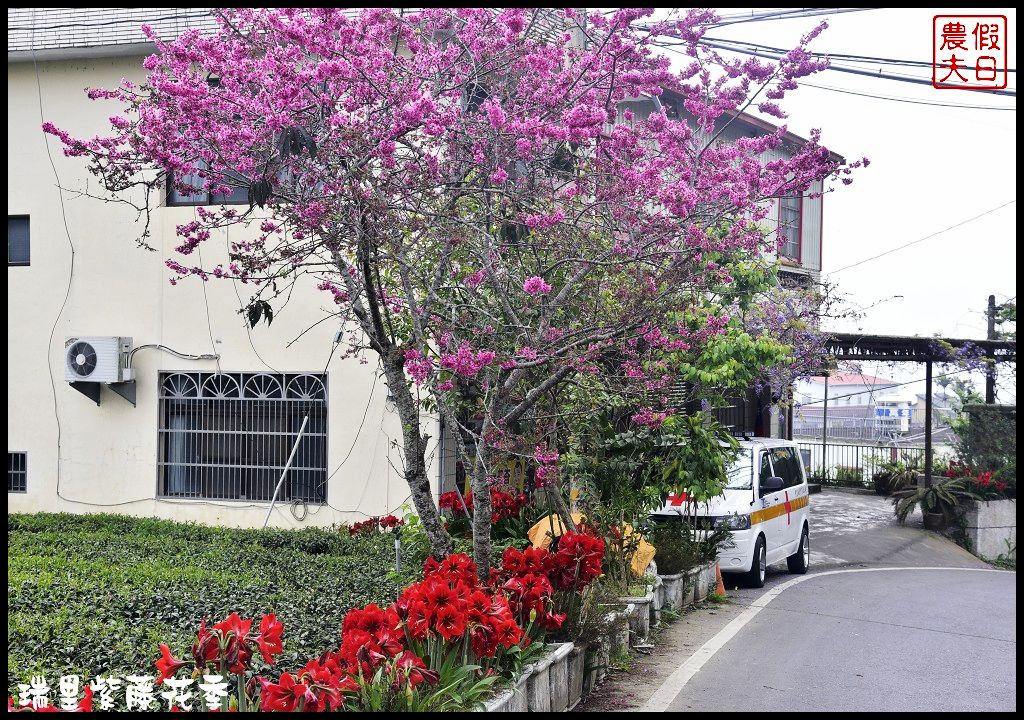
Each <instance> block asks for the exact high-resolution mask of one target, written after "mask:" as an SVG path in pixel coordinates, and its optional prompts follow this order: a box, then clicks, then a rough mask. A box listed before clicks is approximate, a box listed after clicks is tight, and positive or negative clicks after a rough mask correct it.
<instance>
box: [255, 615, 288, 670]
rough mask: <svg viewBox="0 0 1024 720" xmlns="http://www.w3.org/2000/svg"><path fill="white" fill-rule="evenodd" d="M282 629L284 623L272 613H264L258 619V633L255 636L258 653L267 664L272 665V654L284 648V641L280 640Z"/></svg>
mask: <svg viewBox="0 0 1024 720" xmlns="http://www.w3.org/2000/svg"><path fill="white" fill-rule="evenodd" d="M283 630H284V624H283V623H282V622H281V621H279V620H278V619H277V615H275V614H274V613H270V614H269V615H264V616H263V619H262V620H260V634H259V635H257V636H256V644H257V645H259V648H260V654H261V655H263V659H264V660H265V661H266V662H267V664H268V665H273V664H274V655H277V654H279V653H280V652H281V651H282V650H284V643H282V642H281V633H282V631H283Z"/></svg>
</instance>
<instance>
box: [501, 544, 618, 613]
mask: <svg viewBox="0 0 1024 720" xmlns="http://www.w3.org/2000/svg"><path fill="white" fill-rule="evenodd" d="M603 558H604V540H602V539H601V538H599V537H594V536H592V535H583V534H580V533H565V534H564V535H562V537H561V538H560V539H559V543H558V550H557V551H556V552H554V553H552V552H549V551H548V550H545V549H543V548H535V547H528V548H527V549H526V550H523V551H519V550H516V549H515V548H508V549H507V550H505V553H504V555H502V558H501V574H500V580H501V582H502V585H501V588H502V590H504V591H505V592H506V593H507V594H508V597H509V605H510V606H511V607H512V609H513V611H514V612H515V613H516V614H517V616H518V617H519V619H520V622H526V621H527V620H532V621H534V622H536V623H537V624H538V625H539V626H540V627H542V628H544V629H545V630H557V629H558V628H559V627H561V625H562V623H563V622H564V621H565V615H564V614H563V613H558V612H555V611H554V593H555V592H556V591H569V590H572V591H579V590H582V589H583V588H585V587H586V586H587V585H589V584H590V583H592V582H593V581H594V580H596V579H597V578H598V577H599V576H600V575H601V561H602V559H603Z"/></svg>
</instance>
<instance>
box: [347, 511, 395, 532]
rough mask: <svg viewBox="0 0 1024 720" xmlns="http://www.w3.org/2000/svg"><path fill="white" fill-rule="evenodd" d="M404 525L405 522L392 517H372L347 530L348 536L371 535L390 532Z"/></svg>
mask: <svg viewBox="0 0 1024 720" xmlns="http://www.w3.org/2000/svg"><path fill="white" fill-rule="evenodd" d="M402 525H405V520H403V519H402V518H399V517H395V516H394V515H384V516H383V517H372V518H368V519H366V520H363V521H362V522H357V523H355V524H354V525H352V526H351V527H350V528H349V529H348V534H349V535H357V534H359V533H367V534H369V533H373V532H377V531H378V530H385V531H388V530H392V529H394V528H397V527H401V526H402Z"/></svg>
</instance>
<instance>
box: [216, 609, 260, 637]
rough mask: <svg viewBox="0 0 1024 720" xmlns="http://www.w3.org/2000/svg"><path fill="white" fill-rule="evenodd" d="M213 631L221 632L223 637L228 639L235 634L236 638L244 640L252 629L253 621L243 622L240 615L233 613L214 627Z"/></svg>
mask: <svg viewBox="0 0 1024 720" xmlns="http://www.w3.org/2000/svg"><path fill="white" fill-rule="evenodd" d="M213 629H214V630H215V631H217V632H219V633H220V634H221V637H225V638H226V637H228V635H229V634H234V637H236V638H244V637H245V636H246V635H248V634H249V630H250V629H252V620H243V619H242V618H241V617H240V616H239V615H238V613H236V612H233V613H231V614H230V615H228V616H227V617H226V618H224V619H223V620H221V621H220V622H219V623H217V624H216V625H214V626H213Z"/></svg>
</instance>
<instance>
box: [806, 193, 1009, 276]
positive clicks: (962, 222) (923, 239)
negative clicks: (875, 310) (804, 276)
mask: <svg viewBox="0 0 1024 720" xmlns="http://www.w3.org/2000/svg"><path fill="white" fill-rule="evenodd" d="M1015 202H1017V200H1016V198H1014V199H1013V200H1010V201H1009V202H1004V203H1003V204H1002V205H999V206H997V207H994V208H992V209H991V210H986V211H985V212H983V213H981V214H979V215H975V216H974V217H969V218H967V219H966V220H961V221H960V222H958V223H956V224H955V225H950V226H949V227H946V228H943V229H942V230H936V231H935V232H933V233H931V234H930V235H925V236H924V237H923V238H919V239H917V240H913V241H911V242H908V243H905V244H903V245H899V246H898V247H894V248H892V249H891V250H886V251H885V252H883V253H879V254H878V255H872V256H871V257H868V258H864V259H863V260H858V261H857V262H855V263H853V264H852V265H845V266H844V267H841V268H839V269H838V270H832V271H831V272H828V273H826V275H835V274H836V273H839V272H842V271H843V270H849V269H850V268H854V267H857V266H858V265H863V264H864V263H866V262H871V261H872V260H877V259H878V258H880V257H885V256H886V255H890V254H892V253H894V252H896V251H897V250H902V249H904V248H908V247H910V246H911V245H917V244H918V243H922V242H924V241H925V240H930V239H931V238H933V237H935V236H936V235H941V234H942V233H944V232H949V231H950V230H955V229H956V228H958V227H960V226H962V225H966V224H967V223H969V222H974V221H975V220H977V219H978V218H982V217H985V216H986V215H990V214H992V213H994V212H995V211H996V210H1002V209H1003V208H1004V207H1006V206H1007V205H1012V204H1013V203H1015Z"/></svg>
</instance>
